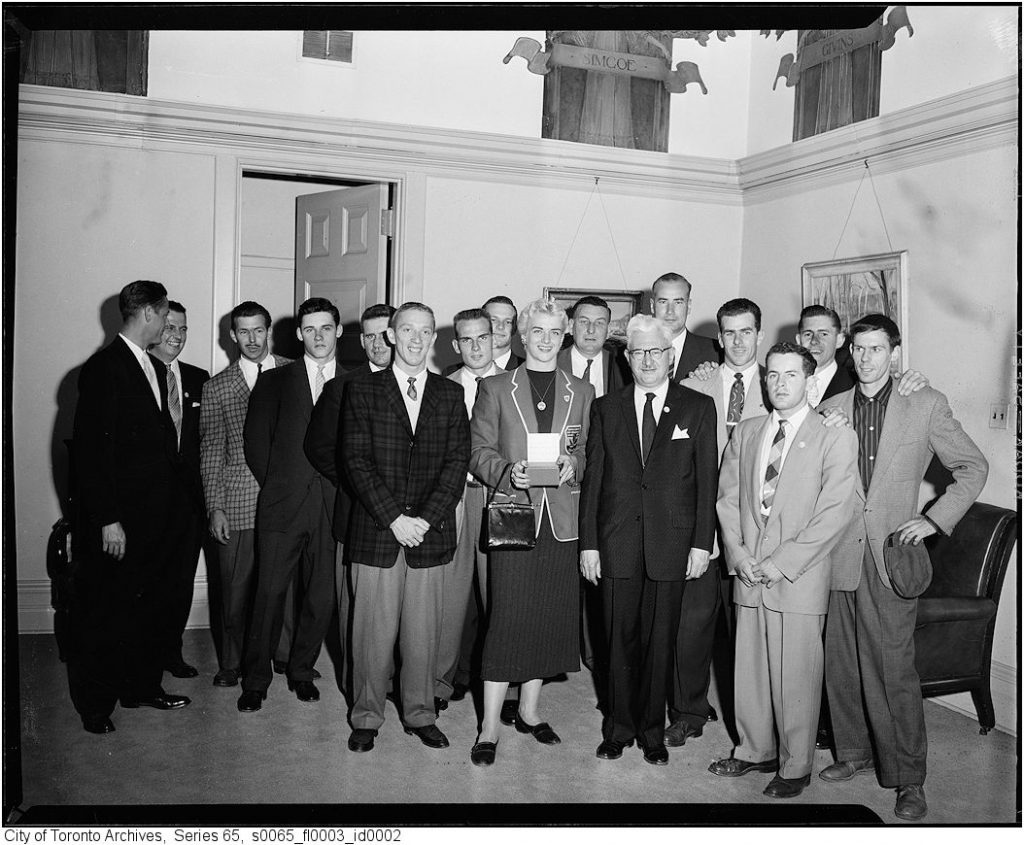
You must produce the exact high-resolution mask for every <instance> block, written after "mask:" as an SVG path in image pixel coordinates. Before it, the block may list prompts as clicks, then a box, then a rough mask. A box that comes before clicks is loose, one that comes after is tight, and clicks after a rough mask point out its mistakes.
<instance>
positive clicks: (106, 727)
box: [82, 716, 116, 734]
mask: <svg viewBox="0 0 1024 845" xmlns="http://www.w3.org/2000/svg"><path fill="white" fill-rule="evenodd" d="M82 727H83V728H85V729H86V730H87V731H88V732H89V733H91V734H109V733H113V732H114V731H115V730H116V729H115V728H114V723H113V722H111V721H110V719H109V718H108V717H107V716H83V717H82Z"/></svg>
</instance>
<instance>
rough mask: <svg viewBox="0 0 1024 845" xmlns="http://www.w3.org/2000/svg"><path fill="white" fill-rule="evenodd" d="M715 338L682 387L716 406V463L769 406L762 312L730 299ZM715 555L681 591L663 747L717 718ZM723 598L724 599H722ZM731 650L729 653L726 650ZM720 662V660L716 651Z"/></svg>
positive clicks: (722, 578) (723, 578)
mask: <svg viewBox="0 0 1024 845" xmlns="http://www.w3.org/2000/svg"><path fill="white" fill-rule="evenodd" d="M717 319H718V339H719V343H720V344H721V346H722V349H723V351H724V353H725V360H724V362H723V364H722V366H720V367H717V368H716V369H714V370H713V371H712V373H711V375H710V376H709V377H707V378H704V379H701V378H699V377H697V376H691V377H690V378H687V379H686V380H685V381H683V386H684V387H689V388H691V389H692V390H696V391H697V392H698V393H703V394H704V395H705V396H710V397H711V399H712V400H713V401H714V403H715V411H716V414H715V416H716V419H717V430H716V441H717V446H718V457H719V463H721V457H722V454H723V453H724V452H725V447H726V445H727V444H728V442H729V437H730V435H731V434H732V431H733V429H734V428H735V427H736V424H737V423H739V422H740V420H747V419H751V418H752V417H758V416H762V415H763V414H767V413H768V412H769V411H770V410H771V407H770V405H769V404H768V402H767V398H766V396H765V392H764V373H763V372H762V368H761V366H760V365H759V364H758V362H757V350H758V345H759V344H760V343H761V342H762V341H763V340H764V333H763V332H762V331H761V309H760V308H759V307H758V305H757V303H756V302H752V301H751V300H749V299H732V300H729V301H728V302H726V303H725V304H723V305H722V307H721V308H719V309H718V314H717ZM715 546H716V548H715V552H714V554H715V555H716V556H715V558H714V559H713V561H712V563H711V565H710V566H709V567H708V571H707V572H706V573H705V574H704V575H702V576H701V577H700V578H697V579H694V580H691V581H687V582H686V584H685V585H684V586H683V606H682V612H681V614H680V618H679V634H678V636H677V637H676V649H675V661H674V666H673V681H672V687H671V689H670V693H669V720H670V722H671V724H670V725H669V727H668V729H667V730H666V732H665V743H666V745H668V746H669V747H673V746H680V745H683V744H685V743H686V740H688V739H690V738H693V737H698V736H701V735H702V734H703V733H704V724H705V723H706V722H707V721H708V720H709V719H713V718H717V714H716V713H715V712H714V710H713V708H712V707H711V705H710V704H709V703H708V686H709V685H710V683H711V656H712V652H713V650H714V641H715V633H716V630H717V627H718V619H719V615H720V614H721V613H722V612H723V605H724V610H725V616H726V618H727V619H729V618H731V613H730V608H729V601H730V599H729V596H730V592H731V589H732V584H731V581H730V579H729V578H728V575H727V574H726V572H725V566H724V565H723V562H722V560H721V558H720V557H718V551H717V543H716V544H715ZM723 593H724V595H723ZM730 651H731V650H730ZM719 657H720V658H721V657H722V654H721V652H720V654H719Z"/></svg>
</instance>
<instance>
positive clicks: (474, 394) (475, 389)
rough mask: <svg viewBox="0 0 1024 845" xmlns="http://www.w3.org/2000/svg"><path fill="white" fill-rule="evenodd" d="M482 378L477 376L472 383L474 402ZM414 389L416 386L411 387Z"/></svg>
mask: <svg viewBox="0 0 1024 845" xmlns="http://www.w3.org/2000/svg"><path fill="white" fill-rule="evenodd" d="M483 380H484V377H483V376H477V377H476V384H475V385H473V401H474V402H476V397H477V396H478V395H479V393H480V382H482V381H483ZM415 389H416V388H413V390H415Z"/></svg>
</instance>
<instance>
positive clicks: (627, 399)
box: [617, 385, 643, 464]
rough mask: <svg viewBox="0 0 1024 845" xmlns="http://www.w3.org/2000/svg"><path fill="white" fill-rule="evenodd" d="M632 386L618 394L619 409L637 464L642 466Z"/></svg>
mask: <svg viewBox="0 0 1024 845" xmlns="http://www.w3.org/2000/svg"><path fill="white" fill-rule="evenodd" d="M634 390H635V388H634V386H633V385H630V386H629V387H624V388H623V389H622V390H620V391H619V393H618V397H617V398H618V402H619V407H620V408H621V409H622V416H623V423H624V424H625V426H626V431H627V433H628V434H629V442H630V443H632V444H633V450H634V451H635V452H636V460H637V463H639V464H643V453H642V452H641V451H640V432H639V430H638V429H637V427H636V408H635V406H634V405H633V393H634Z"/></svg>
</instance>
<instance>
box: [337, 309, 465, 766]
mask: <svg viewBox="0 0 1024 845" xmlns="http://www.w3.org/2000/svg"><path fill="white" fill-rule="evenodd" d="M436 337H437V334H436V331H435V323H434V312H433V311H431V310H430V309H429V308H428V307H427V306H425V305H422V304H420V303H416V302H407V303H405V304H404V305H402V306H401V307H400V308H399V309H398V310H397V311H396V312H395V314H394V316H393V317H392V318H391V326H390V327H389V328H388V340H389V341H390V342H391V344H392V345H393V346H394V347H395V360H394V363H393V365H392V366H391V368H390V369H387V370H382V371H381V372H379V373H370V374H369V375H366V376H363V377H362V378H359V379H356V380H354V381H352V382H350V383H349V384H348V387H347V388H346V390H345V397H344V406H343V410H342V418H341V424H340V428H339V431H338V465H339V469H340V471H341V472H342V473H344V475H345V477H346V478H347V479H348V481H349V483H350V485H351V488H352V490H353V492H354V494H355V499H354V501H353V503H352V514H351V517H350V519H349V534H348V541H347V542H348V549H347V551H348V555H349V559H350V560H351V576H352V588H353V592H354V603H353V607H352V695H353V702H352V711H351V714H350V720H351V723H352V727H353V733H352V735H351V737H350V738H349V741H348V747H349V748H350V749H351V750H352V751H357V752H363V751H369V750H371V749H372V748H373V742H374V737H376V736H377V730H378V728H379V727H380V726H381V725H382V724H383V723H384V700H385V695H386V694H387V690H388V681H389V680H390V677H391V673H392V671H393V666H394V658H393V654H394V647H395V642H396V640H397V639H398V638H399V636H400V637H401V639H400V641H399V648H400V650H401V657H402V667H401V678H400V689H401V698H402V700H401V712H402V720H403V721H404V723H405V731H406V733H408V734H414V735H416V736H417V737H418V738H419V739H420V741H422V742H423V744H424V745H426V746H428V747H430V748H445V747H447V745H448V740H447V738H446V737H445V735H444V734H443V733H441V731H440V730H439V729H438V728H437V726H436V725H435V724H434V722H435V719H436V717H437V714H436V711H435V709H434V679H435V677H436V662H437V640H438V636H437V635H438V626H439V624H440V618H441V608H442V587H443V581H444V579H443V567H444V566H446V565H449V561H451V559H452V556H453V554H454V553H455V545H456V538H455V506H456V504H457V503H458V501H459V499H460V498H461V496H462V492H463V488H464V486H465V482H466V467H467V465H468V464H469V416H468V414H467V413H466V405H465V402H464V401H463V392H462V389H461V388H460V387H459V385H457V384H455V382H453V381H451V380H449V379H446V378H444V377H443V376H439V375H435V374H434V373H428V372H427V370H426V358H427V353H428V352H429V351H430V348H431V346H433V343H434V340H435V339H436Z"/></svg>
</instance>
